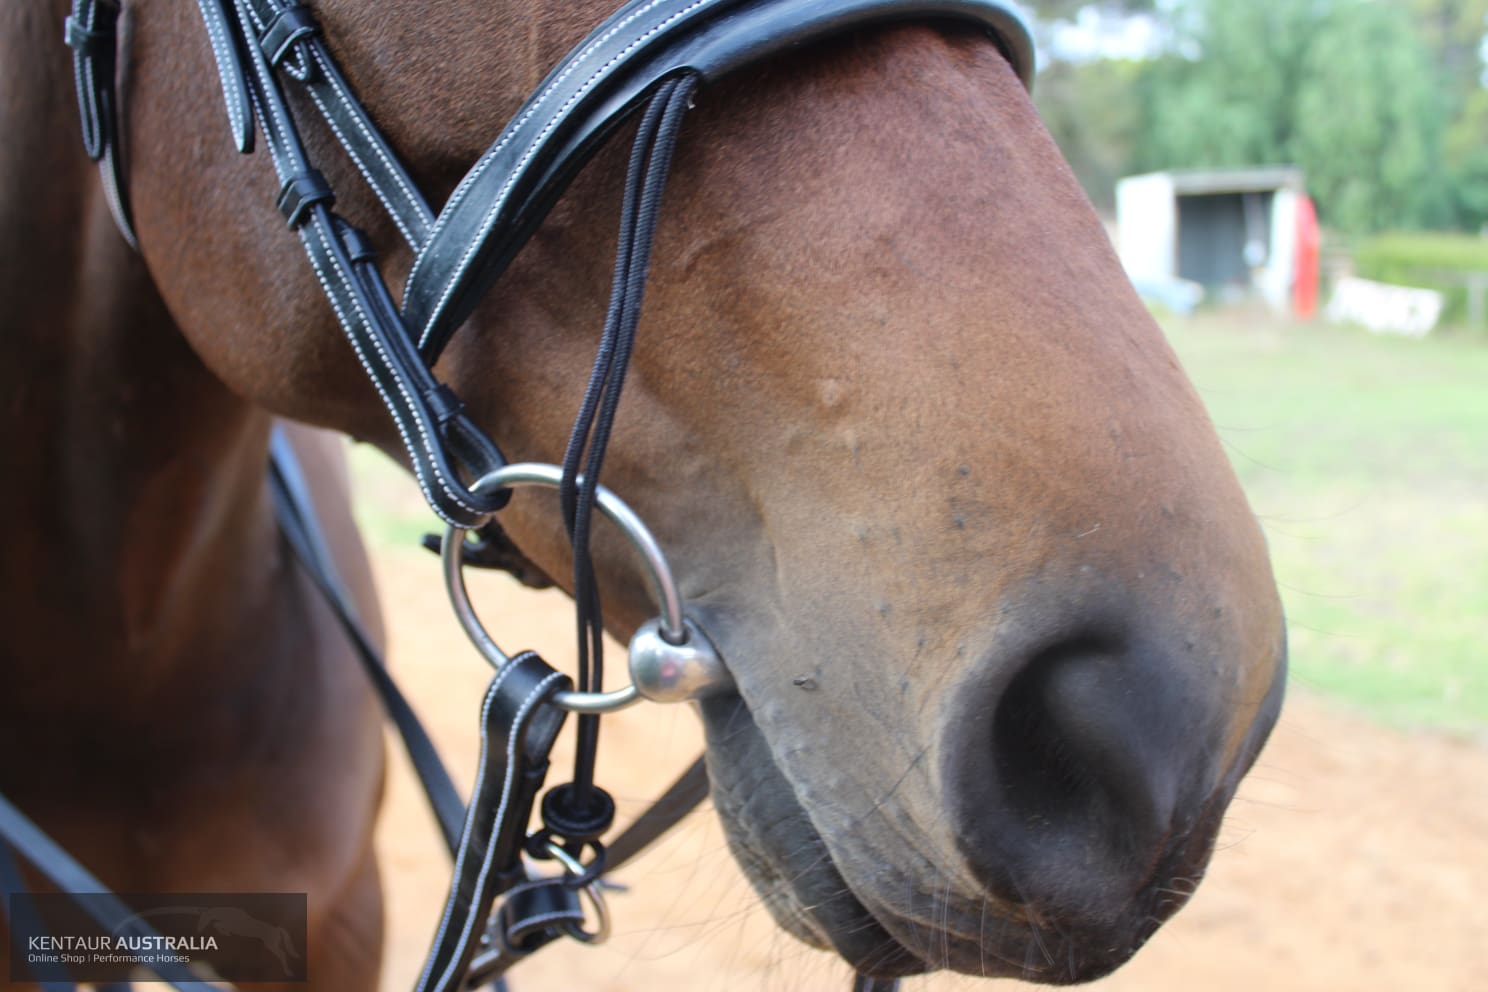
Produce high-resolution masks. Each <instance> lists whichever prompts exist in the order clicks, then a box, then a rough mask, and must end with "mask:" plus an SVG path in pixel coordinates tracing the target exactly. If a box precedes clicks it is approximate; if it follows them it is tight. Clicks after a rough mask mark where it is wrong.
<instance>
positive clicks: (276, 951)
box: [114, 906, 300, 977]
mask: <svg viewBox="0 0 1488 992" xmlns="http://www.w3.org/2000/svg"><path fill="white" fill-rule="evenodd" d="M159 916H194V917H196V932H197V934H208V935H213V934H219V935H221V936H224V937H236V938H240V939H243V940H253V941H257V942H258V943H260V944H262V945H263V948H264V950H265V951H267V952H268V953H269V954H270V955H272V956H273V958H274V960H276V961H278V962H279V967H280V968H281V969H282V970H283V972H284V974H285V976H286V977H291V976H293V975H294V968H293V967H291V966H290V961H291V960H296V961H298V960H299V958H300V952H299V951H298V950H296V949H295V945H294V940H293V938H291V937H290V935H289V931H288V930H287V929H285V928H284V927H282V926H279V925H277V924H274V923H267V922H265V921H263V920H260V919H259V918H258V917H256V916H253V915H252V914H250V913H247V912H245V911H243V910H242V909H239V908H238V907H237V906H159V907H156V908H154V909H147V910H144V911H142V912H139V913H135V914H134V915H133V916H129V917H126V918H125V919H124V920H123V922H121V923H120V924H119V925H118V926H116V927H115V928H114V934H115V935H116V936H117V935H119V934H121V933H125V932H128V931H129V929H130V924H132V923H133V922H134V921H136V920H139V921H144V920H145V919H146V918H147V917H159Z"/></svg>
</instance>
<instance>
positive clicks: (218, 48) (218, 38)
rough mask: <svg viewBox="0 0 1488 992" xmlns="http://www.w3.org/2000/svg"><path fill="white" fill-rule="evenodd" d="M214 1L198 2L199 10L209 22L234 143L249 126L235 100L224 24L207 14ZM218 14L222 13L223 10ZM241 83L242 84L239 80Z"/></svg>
mask: <svg viewBox="0 0 1488 992" xmlns="http://www.w3.org/2000/svg"><path fill="white" fill-rule="evenodd" d="M212 2H213V0H197V5H196V6H197V8H198V9H199V10H200V11H201V15H202V20H204V21H206V22H207V38H208V40H209V41H211V43H212V61H214V62H216V63H217V77H218V79H220V80H221V82H222V101H223V103H225V104H227V121H228V123H229V124H230V125H231V126H232V132H233V141H237V140H238V136H239V135H241V134H242V133H243V132H244V131H246V130H247V129H248V128H247V124H246V122H245V121H244V120H243V108H242V107H240V106H238V102H237V101H236V100H234V99H233V93H234V92H239V91H236V90H234V88H233V85H232V80H231V79H230V78H229V76H228V67H229V66H230V65H231V64H232V59H231V57H230V56H229V57H224V56H223V53H224V52H229V51H231V50H232V49H230V48H229V47H227V46H228V41H227V39H225V38H223V36H222V24H221V23H220V22H219V21H218V20H216V19H215V18H213V17H212V15H211V14H210V13H208V12H207V5H208V4H210V3H212ZM218 13H219V14H220V13H222V11H221V8H219V9H218ZM239 82H242V81H241V80H239Z"/></svg>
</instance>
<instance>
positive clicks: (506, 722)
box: [416, 651, 573, 992]
mask: <svg viewBox="0 0 1488 992" xmlns="http://www.w3.org/2000/svg"><path fill="white" fill-rule="evenodd" d="M572 684H573V683H572V682H571V681H570V680H569V678H568V677H567V676H566V675H563V674H562V673H561V672H558V671H555V670H554V669H552V668H551V667H549V666H548V664H547V663H546V662H544V661H543V660H542V659H541V658H539V657H538V656H537V655H536V654H534V653H532V652H530V651H528V652H524V653H523V654H520V655H517V656H516V657H514V658H512V659H511V661H510V662H508V663H507V664H506V665H504V666H503V667H502V668H501V670H500V671H499V672H497V673H496V675H495V677H494V678H492V679H491V685H490V687H489V688H488V689H487V690H486V697H485V703H484V705H483V706H482V707H481V756H480V764H479V766H478V771H477V775H476V782H475V792H474V794H473V795H472V796H471V799H470V807H469V811H468V812H467V814H466V817H465V828H464V832H463V833H462V834H461V837H460V849H459V854H458V856H457V858H456V861H455V876H454V880H453V881H452V882H451V883H450V892H449V897H448V899H447V900H446V902H445V908H444V914H443V916H442V917H441V919H440V922H439V930H438V932H437V933H436V934H435V936H434V943H433V946H432V947H431V949H430V953H429V958H428V960H427V961H426V962H425V964H424V971H423V974H422V975H420V977H419V982H418V985H417V987H416V989H417V992H454V990H457V989H460V988H462V987H463V986H464V984H465V979H466V975H467V973H468V971H469V967H470V960H471V958H472V957H473V956H474V954H475V950H476V946H477V944H478V942H479V941H480V938H481V935H482V933H483V931H484V930H485V927H486V922H487V919H488V917H489V916H490V912H491V906H492V903H493V902H494V901H495V898H496V896H497V895H499V894H500V893H502V892H504V891H506V890H508V889H510V888H511V887H512V886H514V885H516V884H518V883H520V882H522V881H524V874H523V869H522V860H521V857H522V842H523V840H524V839H525V834H526V829H527V821H528V820H529V818H530V817H531V815H532V806H533V803H534V801H535V800H536V798H537V793H538V790H539V789H541V788H542V783H543V779H544V777H545V776H546V775H547V769H548V751H549V750H550V749H551V748H552V746H553V740H554V738H556V737H557V734H558V731H559V729H560V728H561V727H562V725H563V718H564V716H565V713H564V711H563V710H562V709H561V708H560V707H558V706H556V705H555V704H554V703H553V702H552V697H553V695H554V693H556V692H559V691H561V690H567V689H569V688H571V686H572Z"/></svg>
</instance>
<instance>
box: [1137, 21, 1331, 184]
mask: <svg viewBox="0 0 1488 992" xmlns="http://www.w3.org/2000/svg"><path fill="white" fill-rule="evenodd" d="M1318 6H1319V4H1318V3H1316V2H1306V0H1302V2H1299V0H1246V2H1244V3H1233V2H1225V0H1196V2H1191V3H1188V4H1184V5H1182V6H1179V7H1177V8H1175V9H1174V10H1173V11H1172V17H1173V21H1172V24H1171V28H1172V31H1173V42H1172V50H1171V51H1170V52H1169V54H1168V55H1166V56H1165V57H1163V58H1161V59H1159V60H1157V61H1156V62H1155V63H1154V64H1153V65H1152V67H1151V69H1150V71H1149V72H1147V73H1146V74H1145V76H1144V78H1143V80H1142V86H1141V91H1140V98H1141V100H1142V103H1143V111H1144V116H1145V118H1146V122H1147V126H1146V132H1147V133H1146V140H1145V141H1144V142H1143V145H1142V149H1141V153H1140V155H1139V163H1138V164H1139V165H1140V166H1142V167H1144V168H1151V169H1161V168H1172V167H1175V166H1181V167H1194V168H1201V167H1217V166H1237V165H1262V164H1274V163H1278V162H1285V161H1288V160H1289V159H1290V158H1291V145H1292V142H1293V139H1294V136H1295V133H1296V124H1297V122H1296V93H1297V85H1298V82H1299V79H1300V77H1301V74H1302V71H1303V66H1304V63H1305V60H1306V57H1307V49H1308V47H1309V45H1310V43H1311V41H1312V39H1313V36H1314V34H1315V32H1316V29H1317V24H1318V20H1319V17H1318V11H1317V8H1318Z"/></svg>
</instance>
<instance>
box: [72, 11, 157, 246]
mask: <svg viewBox="0 0 1488 992" xmlns="http://www.w3.org/2000/svg"><path fill="white" fill-rule="evenodd" d="M118 19H119V10H118V8H117V7H112V6H109V5H107V4H102V3H99V2H97V0H73V3H72V14H71V16H69V17H68V18H67V20H66V21H65V22H64V24H63V29H62V37H63V40H64V41H66V42H67V45H68V47H70V48H71V49H72V74H73V82H74V84H75V86H76V89H77V99H78V115H79V117H80V118H81V122H82V132H83V148H84V149H85V150H86V151H87V153H88V157H89V158H91V159H93V161H95V162H97V163H98V167H99V172H100V174H101V176H102V179H103V193H104V199H105V200H107V202H108V206H109V212H110V213H111V214H113V217H114V224H115V225H116V226H117V227H118V228H119V233H120V234H122V235H123V236H124V240H125V241H127V242H129V246H130V247H131V248H138V247H139V239H138V238H137V237H136V236H135V233H134V218H133V217H132V216H131V215H130V211H129V198H128V195H127V192H126V191H127V189H128V186H127V185H126V184H125V177H124V156H123V155H122V154H121V152H120V148H119V108H118V93H117V91H116V89H115V87H114V73H115V69H116V66H117V63H118V44H119V39H118V31H117V25H118Z"/></svg>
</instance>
